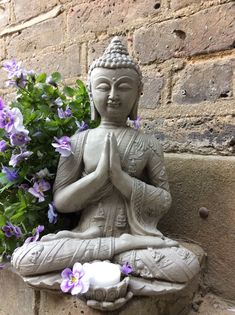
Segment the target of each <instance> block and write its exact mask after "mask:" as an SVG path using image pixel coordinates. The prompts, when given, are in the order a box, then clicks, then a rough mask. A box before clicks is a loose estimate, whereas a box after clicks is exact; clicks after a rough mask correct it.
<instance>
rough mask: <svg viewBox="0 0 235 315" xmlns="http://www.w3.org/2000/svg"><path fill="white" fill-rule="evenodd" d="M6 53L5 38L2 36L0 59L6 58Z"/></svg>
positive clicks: (0, 40)
mask: <svg viewBox="0 0 235 315" xmlns="http://www.w3.org/2000/svg"><path fill="white" fill-rule="evenodd" d="M5 55H6V51H5V40H4V39H3V38H2V39H0V60H3V59H4V58H5Z"/></svg>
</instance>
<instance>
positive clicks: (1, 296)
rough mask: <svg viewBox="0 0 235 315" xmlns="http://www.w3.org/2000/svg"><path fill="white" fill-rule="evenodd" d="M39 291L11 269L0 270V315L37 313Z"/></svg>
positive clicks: (32, 314) (29, 314)
mask: <svg viewBox="0 0 235 315" xmlns="http://www.w3.org/2000/svg"><path fill="white" fill-rule="evenodd" d="M37 297H38V296H37V293H36V291H34V290H33V289H31V288H29V287H27V286H26V285H25V284H24V282H23V280H22V279H21V278H20V277H19V276H18V275H17V274H15V273H13V272H12V271H11V270H10V269H9V270H0V315H13V314H19V315H36V313H35V311H36V309H37V307H36V304H35V301H36V299H37Z"/></svg>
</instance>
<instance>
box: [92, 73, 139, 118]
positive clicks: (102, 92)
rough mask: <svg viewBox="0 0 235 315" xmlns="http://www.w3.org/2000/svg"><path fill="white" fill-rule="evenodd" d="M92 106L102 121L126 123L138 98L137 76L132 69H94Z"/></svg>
mask: <svg viewBox="0 0 235 315" xmlns="http://www.w3.org/2000/svg"><path fill="white" fill-rule="evenodd" d="M90 80H91V92H92V97H93V102H94V105H95V107H96V109H97V111H98V112H99V114H100V116H101V118H102V119H104V120H106V121H109V122H116V123H118V122H120V123H123V122H126V119H127V117H128V115H129V114H130V112H131V110H132V108H133V106H134V105H135V103H136V102H137V100H138V97H139V82H140V81H139V76H138V74H137V73H136V71H135V70H133V69H128V68H121V69H105V68H95V69H94V70H93V71H92V73H91V78H90Z"/></svg>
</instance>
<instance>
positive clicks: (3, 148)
mask: <svg viewBox="0 0 235 315" xmlns="http://www.w3.org/2000/svg"><path fill="white" fill-rule="evenodd" d="M7 148H8V144H7V142H6V141H5V140H1V141H0V152H4V151H6V150H7Z"/></svg>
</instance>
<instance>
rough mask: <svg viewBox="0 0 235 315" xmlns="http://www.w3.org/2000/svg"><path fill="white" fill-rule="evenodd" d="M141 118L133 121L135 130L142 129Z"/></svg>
mask: <svg viewBox="0 0 235 315" xmlns="http://www.w3.org/2000/svg"><path fill="white" fill-rule="evenodd" d="M140 121H141V117H140V116H137V119H136V120H134V121H133V127H134V128H135V129H140V127H141V122H140Z"/></svg>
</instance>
